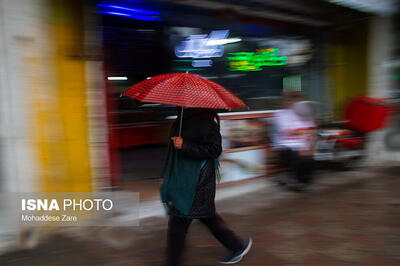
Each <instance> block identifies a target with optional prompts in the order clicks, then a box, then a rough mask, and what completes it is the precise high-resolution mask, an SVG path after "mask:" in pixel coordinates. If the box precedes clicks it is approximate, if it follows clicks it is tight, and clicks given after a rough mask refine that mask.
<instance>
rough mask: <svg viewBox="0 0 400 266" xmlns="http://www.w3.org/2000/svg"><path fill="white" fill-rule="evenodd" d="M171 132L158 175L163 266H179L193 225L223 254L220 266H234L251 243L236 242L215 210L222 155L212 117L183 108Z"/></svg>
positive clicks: (216, 120)
mask: <svg viewBox="0 0 400 266" xmlns="http://www.w3.org/2000/svg"><path fill="white" fill-rule="evenodd" d="M180 115H181V114H179V115H178V118H177V119H176V121H175V123H174V125H173V126H172V129H171V136H172V137H171V140H172V141H171V145H170V147H169V150H168V156H167V162H166V166H165V170H164V173H163V185H162V187H161V199H162V202H163V203H165V205H166V207H167V211H168V214H169V216H170V217H169V223H168V240H167V265H169V266H177V265H180V261H181V255H182V252H183V248H184V241H185V237H186V234H187V230H188V228H189V226H190V224H191V222H192V220H193V219H199V220H200V221H201V222H202V223H203V224H204V225H205V226H207V227H208V229H209V230H210V232H211V233H212V234H213V235H214V237H215V238H216V239H217V240H218V241H219V242H221V243H222V244H223V245H224V246H225V247H226V248H227V249H228V250H229V254H228V255H227V256H226V257H224V258H223V259H221V260H220V263H224V264H233V263H236V262H239V261H240V260H241V259H242V257H243V256H244V255H245V254H246V253H247V252H248V251H249V250H250V248H251V245H252V240H251V238H249V239H247V240H242V239H241V238H239V237H238V236H236V234H235V233H234V232H233V231H232V230H230V229H229V228H228V227H227V225H226V224H225V223H224V221H223V220H222V218H221V217H220V216H219V215H218V214H217V213H216V210H215V187H216V171H217V170H218V165H219V164H218V157H219V155H220V154H221V152H222V146H221V134H220V125H219V118H218V115H217V114H216V113H215V112H214V111H213V110H209V109H200V108H187V109H185V110H184V112H183V119H182V133H181V136H179V124H180V122H179V121H180Z"/></svg>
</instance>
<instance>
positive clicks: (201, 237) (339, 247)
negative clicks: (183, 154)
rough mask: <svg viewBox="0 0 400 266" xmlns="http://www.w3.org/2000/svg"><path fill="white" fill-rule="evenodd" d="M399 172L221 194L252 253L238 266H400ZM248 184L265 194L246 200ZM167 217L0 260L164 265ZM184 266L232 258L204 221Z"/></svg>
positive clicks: (54, 237)
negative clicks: (298, 188) (301, 188)
mask: <svg viewBox="0 0 400 266" xmlns="http://www.w3.org/2000/svg"><path fill="white" fill-rule="evenodd" d="M399 171H400V169H399V168H398V167H397V168H393V167H392V168H364V169H362V170H360V171H348V172H338V171H336V172H334V171H330V172H320V173H318V179H317V180H316V183H315V184H314V185H313V186H311V187H310V190H309V191H308V192H305V193H294V192H287V191H286V190H284V189H282V188H281V187H279V186H277V185H276V184H275V183H274V181H273V180H274V179H276V178H277V177H279V176H282V175H284V174H283V173H281V174H277V175H275V176H271V177H269V178H265V179H257V180H255V181H252V182H249V183H245V184H239V185H235V186H230V187H226V188H220V189H219V190H218V191H217V194H218V195H221V194H225V195H228V194H229V191H231V192H232V191H233V192H236V193H231V194H232V195H234V196H232V197H230V196H225V197H221V196H219V197H218V195H217V198H220V200H218V201H217V208H218V210H219V212H220V214H221V215H222V216H223V217H224V218H225V220H226V222H227V223H228V224H229V225H230V226H231V227H232V228H233V229H234V230H235V231H236V232H238V233H239V234H240V235H241V236H243V237H245V236H251V237H252V238H253V240H254V245H253V249H252V250H251V251H250V253H249V254H248V255H247V256H246V257H245V258H244V259H243V261H242V262H241V263H240V264H239V265H269V266H274V265H298V266H300V265H310V266H314V265H316V266H317V265H318V266H322V265H323V266H330V265H362V266H368V265H379V266H381V265H386V266H389V265H400V253H399V246H400V231H399V226H400V211H399V206H400V194H399V193H398V191H399V189H400V179H399V178H398V177H399ZM246 186H247V187H249V186H257V187H259V189H258V190H254V191H252V192H250V193H249V192H247V193H242V194H240V193H239V192H238V191H240V190H241V189H242V190H243V188H245V187H246ZM166 228H167V218H166V217H160V216H157V217H149V218H146V219H143V220H141V222H140V226H138V227H126V228H121V227H114V228H111V227H110V228H94V227H86V228H85V227H83V228H82V227H78V228H63V229H57V230H49V231H46V233H45V234H43V236H42V237H41V238H40V240H39V244H38V245H37V246H36V247H35V248H33V249H26V250H24V251H15V252H11V253H7V254H3V255H2V256H1V257H0V265H2V266H11V265H18V266H25V265H29V266H36V265H41V266H42V265H52V266H53V265H68V266H70V265H74V266H80V265H113V266H114V265H163V260H164V252H165V244H166ZM186 243H187V245H186V252H185V254H184V263H183V265H198V266H200V265H202V266H204V265H216V261H217V260H218V258H220V257H221V256H223V255H224V254H225V250H224V248H223V247H222V246H220V244H219V243H217V241H216V240H215V239H214V238H213V237H212V236H211V234H209V233H208V232H206V229H205V228H204V227H203V226H202V225H201V224H200V223H198V222H194V223H193V224H192V226H191V227H190V229H189V234H188V238H187V241H186Z"/></svg>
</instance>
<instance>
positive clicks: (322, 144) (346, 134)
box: [314, 95, 394, 170]
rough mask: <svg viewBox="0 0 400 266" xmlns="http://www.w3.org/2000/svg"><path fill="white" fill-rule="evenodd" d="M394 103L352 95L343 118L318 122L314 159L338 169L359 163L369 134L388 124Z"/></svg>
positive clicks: (346, 168) (352, 167)
mask: <svg viewBox="0 0 400 266" xmlns="http://www.w3.org/2000/svg"><path fill="white" fill-rule="evenodd" d="M393 103H394V102H393V101H391V100H388V99H378V98H374V97H371V96H366V95H363V96H357V97H355V98H354V99H353V100H351V101H350V102H349V103H348V105H347V107H346V110H345V115H344V117H345V120H344V121H339V122H330V123H326V122H321V123H320V124H319V128H318V137H317V142H316V151H315V153H314V159H315V160H316V161H319V162H325V163H329V164H330V165H333V166H334V167H335V168H337V169H340V170H351V169H354V168H356V167H358V166H360V165H361V162H362V159H363V158H364V157H365V155H366V143H367V138H368V134H369V133H371V132H374V131H377V130H380V129H382V128H384V127H386V126H388V124H389V122H390V121H389V117H390V114H391V112H392V110H393V106H394V105H393Z"/></svg>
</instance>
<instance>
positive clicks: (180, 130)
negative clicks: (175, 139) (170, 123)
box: [179, 106, 183, 137]
mask: <svg viewBox="0 0 400 266" xmlns="http://www.w3.org/2000/svg"><path fill="white" fill-rule="evenodd" d="M182 118H183V106H181V118H180V122H179V137H180V136H181V133H182Z"/></svg>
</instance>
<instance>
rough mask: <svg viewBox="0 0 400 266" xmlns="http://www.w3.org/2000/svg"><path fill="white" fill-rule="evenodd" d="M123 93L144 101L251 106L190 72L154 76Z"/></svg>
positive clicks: (172, 103)
mask: <svg viewBox="0 0 400 266" xmlns="http://www.w3.org/2000/svg"><path fill="white" fill-rule="evenodd" d="M122 95H123V96H127V97H130V98H134V99H137V100H139V101H141V102H150V103H161V104H169V105H177V106H182V107H200V108H210V109H228V110H230V109H236V108H245V107H247V106H246V105H245V104H244V103H243V102H242V101H241V100H240V99H239V98H237V97H236V96H235V95H234V94H232V93H231V92H230V91H228V90H227V89H225V88H224V87H222V86H221V85H218V84H217V83H215V82H212V81H209V80H207V79H205V78H202V77H200V76H198V75H194V74H189V73H170V74H162V75H158V76H154V77H152V78H148V79H146V80H143V81H141V82H139V83H137V84H135V85H133V86H132V87H130V88H128V89H127V90H126V91H125V92H124V93H123V94H122Z"/></svg>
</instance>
